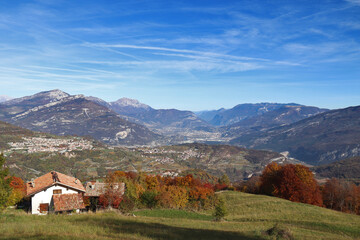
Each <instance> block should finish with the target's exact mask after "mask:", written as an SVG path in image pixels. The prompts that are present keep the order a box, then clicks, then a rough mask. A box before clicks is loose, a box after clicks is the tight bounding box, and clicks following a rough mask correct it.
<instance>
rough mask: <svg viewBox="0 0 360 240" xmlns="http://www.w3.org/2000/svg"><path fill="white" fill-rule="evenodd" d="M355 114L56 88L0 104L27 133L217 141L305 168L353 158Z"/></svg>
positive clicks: (122, 140) (152, 141) (114, 140)
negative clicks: (186, 107)
mask: <svg viewBox="0 0 360 240" xmlns="http://www.w3.org/2000/svg"><path fill="white" fill-rule="evenodd" d="M359 116H360V107H351V108H346V109H337V110H331V111H330V110H328V109H321V108H317V107H312V106H304V105H300V104H296V103H255V104H250V103H247V104H239V105H236V106H235V107H233V108H231V109H224V108H221V109H218V110H213V111H202V112H196V113H194V112H191V111H182V110H177V109H154V108H152V107H151V106H149V105H146V104H144V103H141V102H139V101H137V100H135V99H129V98H120V99H119V100H117V101H114V102H106V101H104V100H102V99H99V98H96V97H93V96H84V95H70V94H68V93H65V92H63V91H61V90H52V91H46V92H41V93H38V94H35V95H32V96H26V97H22V98H16V99H11V100H8V101H5V102H2V103H0V120H2V121H5V122H8V123H11V124H14V125H17V126H21V127H24V128H27V129H30V130H34V131H41V132H47V133H52V134H57V135H79V136H91V137H93V138H94V139H96V140H99V141H101V142H104V143H106V144H109V145H122V146H139V145H146V146H154V145H169V144H180V143H191V142H202V143H212V144H219V143H220V144H224V143H225V144H232V145H238V146H244V147H248V148H255V149H266V150H272V151H277V152H285V151H287V152H289V154H290V156H291V157H294V158H296V159H299V160H301V161H304V162H306V163H309V164H313V165H319V164H327V163H331V162H334V161H338V160H341V159H344V158H346V157H352V156H358V155H360V150H359V140H360V139H359V138H360V137H359V136H360V134H359V133H360V132H359V131H360V129H359V125H360V122H359V120H358V119H359Z"/></svg>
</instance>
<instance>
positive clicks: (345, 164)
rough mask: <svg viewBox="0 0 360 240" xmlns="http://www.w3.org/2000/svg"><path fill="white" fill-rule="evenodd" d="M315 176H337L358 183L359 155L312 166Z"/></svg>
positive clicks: (359, 178)
mask: <svg viewBox="0 0 360 240" xmlns="http://www.w3.org/2000/svg"><path fill="white" fill-rule="evenodd" d="M313 171H315V172H316V174H317V176H319V177H323V178H339V179H346V180H351V181H354V182H356V183H360V174H359V173H360V157H351V158H347V159H344V160H341V161H337V162H333V163H330V164H326V165H321V166H317V167H314V168H313Z"/></svg>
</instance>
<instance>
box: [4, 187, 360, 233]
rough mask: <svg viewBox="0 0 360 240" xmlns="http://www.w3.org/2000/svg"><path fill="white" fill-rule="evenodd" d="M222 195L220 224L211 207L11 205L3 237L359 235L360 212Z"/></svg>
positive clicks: (243, 194)
mask: <svg viewBox="0 0 360 240" xmlns="http://www.w3.org/2000/svg"><path fill="white" fill-rule="evenodd" d="M219 194H221V195H222V197H224V199H225V200H226V205H227V210H228V215H227V216H226V218H225V220H224V221H221V222H214V221H212V216H211V214H212V212H211V211H203V212H191V211H185V210H170V209H153V210H148V209H146V210H138V211H135V212H133V214H134V216H133V215H132V214H130V216H124V215H121V214H119V213H117V212H98V213H85V214H79V215H77V214H74V215H47V216H33V215H29V214H26V213H24V212H23V211H21V210H13V209H8V210H6V211H5V212H4V213H3V214H1V215H0V239H54V240H55V239H87V240H88V239H92V240H93V239H164V240H165V239H187V240H189V239H209V240H211V239H281V238H277V236H276V235H269V234H266V233H265V232H266V231H267V230H269V229H271V228H273V227H274V226H276V228H278V229H282V230H284V231H286V232H288V233H289V236H290V238H288V239H334V240H335V239H336V240H337V239H360V216H357V215H354V214H346V213H341V212H337V211H333V210H329V209H325V208H320V207H316V206H313V205H307V204H301V203H293V202H290V201H287V200H283V199H279V198H275V197H268V196H261V195H252V194H246V193H239V192H229V191H226V192H222V193H219Z"/></svg>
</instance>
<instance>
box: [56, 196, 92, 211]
mask: <svg viewBox="0 0 360 240" xmlns="http://www.w3.org/2000/svg"><path fill="white" fill-rule="evenodd" d="M53 200H54V211H55V212H59V211H71V210H73V209H84V208H85V205H84V200H83V197H82V195H81V194H77V193H73V194H55V195H53Z"/></svg>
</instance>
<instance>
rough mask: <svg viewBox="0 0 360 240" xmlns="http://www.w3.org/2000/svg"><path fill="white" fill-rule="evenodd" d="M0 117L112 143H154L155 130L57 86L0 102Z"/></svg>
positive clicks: (7, 120) (50, 130) (16, 122)
mask: <svg viewBox="0 0 360 240" xmlns="http://www.w3.org/2000/svg"><path fill="white" fill-rule="evenodd" d="M0 119H1V120H3V121H6V122H10V123H12V124H15V125H18V126H21V127H24V128H27V129H30V130H34V131H42V132H47V133H53V134H57V135H79V136H84V135H89V136H92V137H94V138H95V139H97V140H100V141H102V142H105V143H108V144H112V145H119V144H121V145H145V144H150V145H151V144H154V143H155V142H156V141H157V140H159V139H160V136H159V135H158V134H155V133H153V132H151V131H150V130H149V129H147V128H146V127H144V126H141V125H138V124H136V123H131V122H128V121H126V120H125V119H123V118H121V117H120V116H119V115H118V114H116V113H115V112H113V111H111V110H110V109H108V108H106V107H104V106H102V105H100V104H97V103H95V102H94V101H89V100H88V99H86V98H85V97H84V96H83V95H75V96H70V95H69V94H67V93H64V92H61V91H59V90H54V91H49V92H42V93H39V94H35V95H33V96H29V97H24V98H19V99H14V100H11V101H8V102H6V103H5V104H0Z"/></svg>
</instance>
